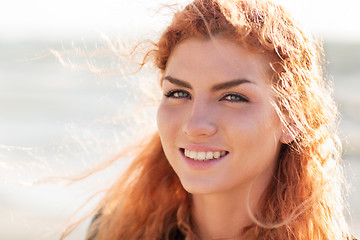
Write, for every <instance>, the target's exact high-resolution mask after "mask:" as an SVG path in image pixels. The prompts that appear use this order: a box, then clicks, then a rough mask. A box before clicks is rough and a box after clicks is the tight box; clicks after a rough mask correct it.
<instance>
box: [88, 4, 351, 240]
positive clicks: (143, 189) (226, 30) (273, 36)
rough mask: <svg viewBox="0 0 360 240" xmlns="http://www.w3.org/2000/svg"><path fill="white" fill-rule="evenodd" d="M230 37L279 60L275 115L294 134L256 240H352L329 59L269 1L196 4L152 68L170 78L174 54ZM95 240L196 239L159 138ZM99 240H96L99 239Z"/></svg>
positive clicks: (117, 187)
mask: <svg viewBox="0 0 360 240" xmlns="http://www.w3.org/2000/svg"><path fill="white" fill-rule="evenodd" d="M216 35H222V36H224V37H226V38H228V39H230V40H232V41H235V42H237V43H238V44H240V45H242V46H244V47H246V48H247V49H249V50H251V51H257V52H262V53H263V54H265V55H266V56H268V57H269V59H271V67H272V71H273V72H272V76H273V77H272V79H271V82H270V84H271V86H272V89H273V92H274V94H275V96H276V97H277V101H276V103H274V107H275V109H276V110H277V113H278V115H279V116H280V118H281V120H282V122H283V124H284V125H285V126H287V128H288V131H289V138H290V139H292V140H293V141H291V143H289V144H286V145H283V146H282V151H281V154H280V157H279V159H278V162H277V167H276V170H275V173H274V178H273V180H272V182H271V183H270V185H269V186H268V188H267V190H266V191H265V192H264V194H263V197H262V201H261V204H262V208H260V211H259V212H256V213H254V215H252V217H253V220H254V224H253V225H251V226H248V227H246V228H245V229H243V234H244V235H243V236H242V237H243V238H246V239H259V238H261V239H276V240H279V239H297V240H300V239H315V240H316V239H318V240H320V239H321V240H324V239H328V240H330V239H331V240H333V239H344V237H345V238H346V237H348V232H347V231H348V230H347V225H346V223H345V220H344V216H343V212H342V211H343V199H342V197H341V184H342V181H343V178H342V175H341V168H340V165H339V164H338V161H339V159H340V154H341V143H340V142H339V141H338V137H337V135H336V133H335V129H336V128H335V126H336V117H337V110H336V107H335V104H334V102H333V99H332V97H331V95H330V92H329V89H328V88H327V87H326V82H325V79H324V78H323V73H322V68H321V65H322V62H321V59H322V58H321V57H322V55H321V54H322V53H321V49H320V48H319V47H318V46H317V44H316V42H315V41H314V40H312V38H311V37H310V36H308V35H307V34H306V33H304V32H303V31H302V30H301V29H300V28H299V27H298V24H297V23H296V21H295V20H294V19H292V18H291V16H290V15H289V14H288V12H287V11H285V10H284V9H283V8H282V7H280V6H277V5H275V4H273V3H271V2H269V1H258V0H257V1H255V0H254V1H250V0H233V1H230V0H195V1H194V2H193V3H191V4H189V5H188V6H186V7H185V8H184V9H183V10H181V11H178V12H176V13H175V14H174V18H173V21H172V23H171V24H170V25H169V26H168V28H167V29H166V30H165V32H164V33H163V34H162V36H161V37H160V39H159V41H158V42H157V43H155V44H154V46H155V47H154V49H152V50H151V51H149V53H148V54H147V55H146V59H145V60H147V59H150V58H151V59H152V60H153V61H154V63H155V65H156V66H157V68H159V69H160V71H161V73H164V71H165V68H166V64H167V61H168V58H169V56H170V55H171V53H172V50H173V49H174V47H175V46H176V45H177V44H178V43H179V42H181V41H183V40H184V39H187V38H190V37H196V38H206V39H211V38H212V37H213V36H216ZM98 209H101V215H100V216H99V217H98V218H96V220H95V221H94V223H93V224H92V226H91V228H90V231H89V236H91V235H95V239H101V240H104V239H105V240H106V239H108V240H110V239H127V240H131V239H134V240H135V239H173V238H174V234H176V233H177V232H181V233H182V234H183V235H184V236H185V238H186V239H198V237H197V235H196V233H195V232H194V231H193V223H192V218H191V200H190V196H189V194H188V193H187V192H186V191H185V190H184V188H183V187H182V186H181V183H180V181H179V179H178V177H177V176H176V174H175V172H174V171H173V169H172V168H171V166H170V165H169V163H168V161H167V159H166V157H165V155H164V152H163V150H162V146H161V142H160V139H159V136H158V134H155V135H154V136H153V137H152V139H150V140H149V141H148V143H147V144H146V145H145V146H144V147H143V148H142V151H141V152H140V153H139V154H138V155H137V157H136V158H135V159H134V161H133V163H132V165H131V166H130V167H129V169H128V170H127V172H126V173H125V174H124V175H123V176H122V177H121V178H120V179H119V180H118V181H117V182H116V183H115V184H114V185H113V186H112V187H111V188H110V189H109V191H108V192H107V194H106V196H105V197H104V199H103V200H102V201H101V203H100V204H99V207H98ZM95 233H96V234H95Z"/></svg>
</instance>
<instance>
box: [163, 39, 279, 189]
mask: <svg viewBox="0 0 360 240" xmlns="http://www.w3.org/2000/svg"><path fill="white" fill-rule="evenodd" d="M268 72H269V61H268V60H267V59H266V58H265V57H264V56H263V55H260V54H254V53H252V52H250V51H248V50H246V49H244V48H242V47H241V46H240V45H237V44H236V43H233V42H231V41H229V40H227V39H224V38H220V37H215V38H214V39H212V40H202V39H196V38H190V39H187V40H184V41H183V42H181V43H180V44H178V45H177V46H176V47H175V49H174V50H173V52H172V54H171V56H170V58H169V61H168V63H167V67H166V70H165V77H166V76H171V77H173V78H175V79H180V80H181V81H183V82H186V83H187V84H188V85H190V87H191V89H190V88H188V87H184V86H180V85H178V84H175V83H173V82H171V81H168V80H166V79H165V80H163V84H162V89H163V92H164V94H165V95H166V94H168V93H169V91H173V92H172V94H173V95H169V94H168V96H164V97H163V99H162V101H161V104H160V106H159V109H158V115H157V121H158V130H159V134H160V137H161V141H162V145H163V149H164V152H165V155H166V157H167V159H168V161H169V162H170V164H171V166H172V167H173V168H174V170H175V172H176V174H177V175H178V176H179V178H180V180H181V183H182V185H183V186H184V188H185V189H186V190H187V191H188V192H190V193H192V194H194V195H196V194H220V193H224V192H232V193H233V194H236V193H239V194H240V193H243V192H244V191H245V189H246V190H247V189H248V187H249V185H250V183H251V182H253V181H254V180H255V179H256V182H255V185H257V186H262V187H261V188H259V189H261V190H263V189H264V188H265V186H266V185H267V183H268V182H269V181H270V178H271V175H272V173H273V169H274V166H275V164H276V160H277V158H278V154H279V149H280V146H281V143H282V140H283V139H282V138H283V136H282V135H283V133H282V132H283V131H282V130H283V128H282V125H281V122H280V120H279V118H278V116H277V114H276V112H275V110H274V107H273V105H272V101H273V96H272V95H271V91H270V87H269V86H268V84H267V82H268V79H269V77H270V76H269V75H268V74H269V73H268ZM234 79H246V80H248V81H250V83H242V84H239V85H236V86H232V87H230V88H227V89H221V90H216V91H214V89H213V86H214V85H217V84H220V83H224V82H227V81H231V80H234ZM174 91H175V92H174ZM176 91H177V92H176ZM238 96H240V98H239V97H238ZM188 145H191V146H196V145H202V146H209V147H210V148H216V149H221V150H225V151H227V152H228V154H227V155H226V156H225V157H224V158H223V159H222V160H221V161H219V162H217V163H216V164H214V165H212V166H210V167H209V168H205V169H201V170H199V169H193V168H192V167H191V166H189V164H188V163H187V162H186V161H184V157H183V156H182V154H181V151H180V149H181V148H185V147H186V146H188ZM255 189H256V187H255Z"/></svg>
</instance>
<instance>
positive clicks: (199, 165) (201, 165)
mask: <svg viewBox="0 0 360 240" xmlns="http://www.w3.org/2000/svg"><path fill="white" fill-rule="evenodd" d="M180 152H181V155H182V157H183V159H184V160H185V162H186V163H187V164H188V165H189V166H190V167H191V168H193V169H196V170H205V169H208V168H210V167H212V166H213V165H215V164H217V163H218V162H220V161H221V160H223V159H224V158H225V157H226V156H227V155H228V154H225V155H224V156H222V157H219V158H216V159H211V160H205V161H198V160H194V159H191V158H188V157H187V156H185V154H184V152H183V151H182V150H180Z"/></svg>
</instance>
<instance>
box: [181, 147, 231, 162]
mask: <svg viewBox="0 0 360 240" xmlns="http://www.w3.org/2000/svg"><path fill="white" fill-rule="evenodd" d="M181 150H182V152H183V153H184V155H185V156H186V157H188V158H190V159H193V160H196V161H209V160H214V159H218V158H221V157H223V156H225V155H226V154H228V152H227V151H195V150H189V149H185V148H182V149H181Z"/></svg>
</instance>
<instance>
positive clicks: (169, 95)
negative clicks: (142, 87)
mask: <svg viewBox="0 0 360 240" xmlns="http://www.w3.org/2000/svg"><path fill="white" fill-rule="evenodd" d="M176 94H185V95H187V96H175V95H176ZM164 96H165V97H167V98H175V99H181V98H189V99H191V96H190V93H188V92H187V91H184V90H179V89H174V90H170V91H168V92H167V93H165V94H164ZM228 97H231V98H232V97H235V98H236V100H231V99H226V98H228ZM222 100H223V101H228V102H249V99H248V98H247V97H245V96H243V95H241V94H238V93H228V94H225V95H224V96H222V97H221V98H220V101H222Z"/></svg>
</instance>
